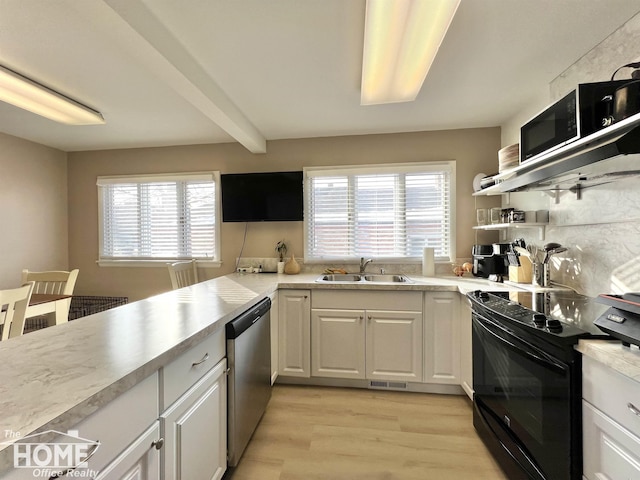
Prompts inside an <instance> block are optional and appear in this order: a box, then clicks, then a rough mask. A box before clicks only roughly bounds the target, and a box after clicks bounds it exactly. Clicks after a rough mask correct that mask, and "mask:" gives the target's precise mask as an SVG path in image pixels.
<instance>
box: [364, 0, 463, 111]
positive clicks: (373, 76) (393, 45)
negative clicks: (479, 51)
mask: <svg viewBox="0 0 640 480" xmlns="http://www.w3.org/2000/svg"><path fill="white" fill-rule="evenodd" d="M459 4H460V0H367V10H366V19H365V30H364V54H363V59H362V91H361V99H360V103H361V105H376V104H380V103H395V102H411V101H413V100H415V99H416V96H417V95H418V92H419V91H420V88H422V83H423V82H424V79H425V78H426V76H427V72H428V71H429V68H431V64H432V63H433V59H434V58H435V56H436V53H437V52H438V49H439V48H440V44H441V43H442V40H443V38H444V36H445V34H446V33H447V29H448V28H449V25H450V24H451V20H452V19H453V16H454V15H455V13H456V10H457V9H458V5H459Z"/></svg>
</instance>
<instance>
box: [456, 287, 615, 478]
mask: <svg viewBox="0 0 640 480" xmlns="http://www.w3.org/2000/svg"><path fill="white" fill-rule="evenodd" d="M467 297H468V298H469V300H470V301H471V307H472V355H473V389H474V398H473V403H474V412H473V424H474V427H475V429H476V431H477V432H478V434H479V436H480V438H481V439H482V441H483V442H484V443H485V445H486V446H487V447H488V449H489V450H490V451H491V452H492V454H493V455H494V457H495V459H496V460H497V461H498V463H499V464H500V466H501V467H502V469H503V470H504V472H505V473H506V474H507V477H508V478H511V479H524V478H526V479H530V480H531V479H533V480H581V479H582V414H581V403H580V402H581V397H582V393H581V370H582V362H581V356H580V354H579V353H578V352H577V351H576V350H575V348H574V346H575V344H577V343H578V341H579V340H580V339H581V338H607V337H608V336H607V334H605V333H604V332H602V331H601V330H600V329H599V328H597V327H596V326H595V325H594V323H593V322H594V321H595V320H596V319H597V318H598V317H599V316H600V315H601V314H602V313H603V312H604V310H606V308H607V306H606V305H602V304H600V303H597V302H596V301H595V299H592V298H590V297H586V296H583V295H579V294H577V293H575V292H573V291H571V290H544V291H537V292H529V291H527V292H523V291H510V292H481V291H476V292H471V293H469V294H467Z"/></svg>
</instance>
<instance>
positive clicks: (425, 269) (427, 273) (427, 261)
mask: <svg viewBox="0 0 640 480" xmlns="http://www.w3.org/2000/svg"><path fill="white" fill-rule="evenodd" d="M433 251H434V249H433V248H430V247H424V251H423V252H422V275H423V276H424V277H433V276H435V274H436V268H435V262H434V260H433Z"/></svg>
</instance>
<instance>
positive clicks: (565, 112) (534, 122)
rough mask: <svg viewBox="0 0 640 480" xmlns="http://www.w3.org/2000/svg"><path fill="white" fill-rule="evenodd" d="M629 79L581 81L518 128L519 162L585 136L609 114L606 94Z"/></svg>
mask: <svg viewBox="0 0 640 480" xmlns="http://www.w3.org/2000/svg"><path fill="white" fill-rule="evenodd" d="M628 81H629V80H616V81H612V82H595V83H581V84H580V85H578V87H577V88H575V89H574V90H572V91H571V92H569V93H568V94H567V95H566V96H564V97H563V98H561V99H560V100H558V101H557V102H555V103H554V104H552V105H550V106H548V107H547V108H545V109H544V110H543V111H542V112H541V113H539V114H538V115H536V116H535V117H533V118H532V119H531V120H529V121H528V122H527V123H525V124H524V125H523V126H522V127H521V128H520V163H523V162H526V161H528V160H532V159H533V158H535V157H537V156H539V155H542V154H545V153H548V152H550V151H552V150H555V149H556V148H560V147H562V146H564V145H567V144H569V143H571V142H573V141H575V140H578V139H579V138H583V137H586V136H587V135H590V134H592V133H594V132H596V131H598V130H600V129H602V128H604V126H603V120H604V119H605V117H607V116H608V115H610V112H609V108H610V102H608V101H607V100H605V97H606V96H607V95H613V94H614V92H615V90H616V88H618V87H619V86H621V85H623V84H625V83H627V82H628Z"/></svg>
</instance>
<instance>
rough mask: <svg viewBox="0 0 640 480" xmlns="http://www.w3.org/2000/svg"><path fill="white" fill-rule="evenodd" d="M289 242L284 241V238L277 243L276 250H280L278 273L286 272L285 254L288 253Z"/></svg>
mask: <svg viewBox="0 0 640 480" xmlns="http://www.w3.org/2000/svg"><path fill="white" fill-rule="evenodd" d="M287 250H288V248H287V244H286V243H284V240H280V241H279V242H278V243H276V252H278V258H279V261H278V273H284V256H285V254H286V253H287Z"/></svg>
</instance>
